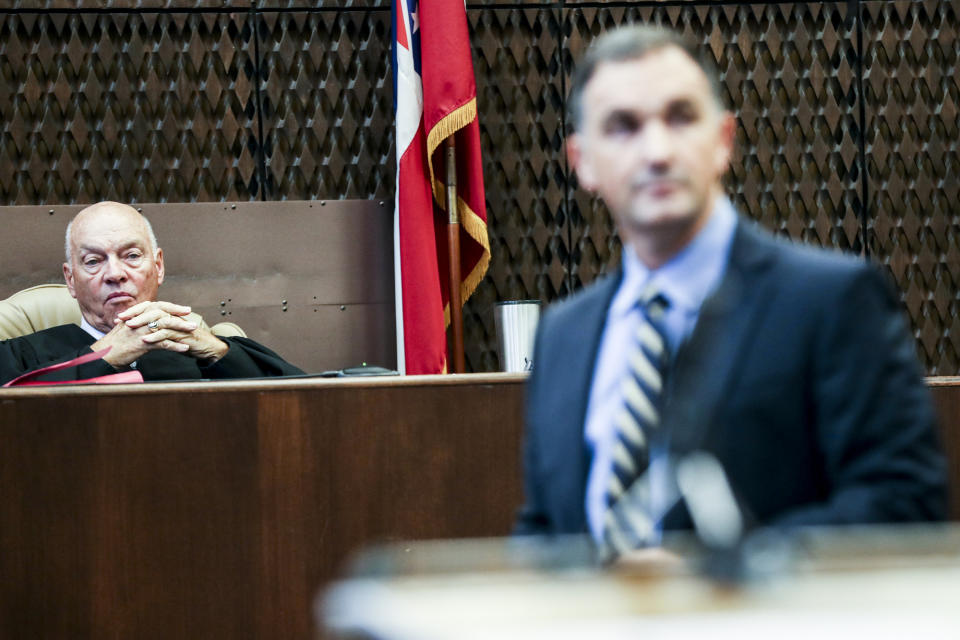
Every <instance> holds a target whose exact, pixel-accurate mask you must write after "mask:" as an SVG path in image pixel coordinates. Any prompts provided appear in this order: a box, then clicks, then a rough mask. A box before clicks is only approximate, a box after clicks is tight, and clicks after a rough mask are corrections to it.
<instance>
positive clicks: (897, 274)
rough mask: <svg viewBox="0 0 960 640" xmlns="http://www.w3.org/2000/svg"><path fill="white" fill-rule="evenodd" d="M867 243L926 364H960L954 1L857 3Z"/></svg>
mask: <svg viewBox="0 0 960 640" xmlns="http://www.w3.org/2000/svg"><path fill="white" fill-rule="evenodd" d="M862 16H863V34H864V53H865V60H864V96H865V103H866V123H867V126H866V145H867V175H868V185H867V186H868V190H869V191H868V192H869V203H870V207H869V215H870V217H869V226H868V234H867V238H868V246H869V251H870V253H871V255H873V256H874V257H876V258H877V259H879V260H881V261H882V262H883V263H884V264H885V265H886V266H887V267H888V268H889V270H890V272H891V273H892V275H893V278H894V280H895V281H896V283H897V285H898V288H899V289H900V293H901V298H902V300H903V302H904V303H905V305H906V308H907V311H908V313H909V315H910V319H911V321H912V323H913V329H914V334H915V336H916V338H917V342H918V349H919V352H920V355H921V358H922V360H923V361H924V364H925V365H926V367H927V370H928V372H930V373H931V374H939V375H957V373H958V372H960V319H958V310H960V131H958V114H960V81H958V79H957V78H958V74H960V65H958V56H960V38H958V31H960V18H958V5H957V3H956V2H936V1H933V0H927V1H923V2H866V3H864V4H863V14H862Z"/></svg>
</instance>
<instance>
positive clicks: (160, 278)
mask: <svg viewBox="0 0 960 640" xmlns="http://www.w3.org/2000/svg"><path fill="white" fill-rule="evenodd" d="M153 261H154V262H155V263H156V264H157V285H161V284H163V249H160V248H159V247H158V248H157V253H156V255H155V256H154V260H153Z"/></svg>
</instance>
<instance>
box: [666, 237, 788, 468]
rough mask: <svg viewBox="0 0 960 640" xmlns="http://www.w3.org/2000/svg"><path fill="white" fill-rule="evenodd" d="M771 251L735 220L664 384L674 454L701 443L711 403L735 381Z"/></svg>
mask: <svg viewBox="0 0 960 640" xmlns="http://www.w3.org/2000/svg"><path fill="white" fill-rule="evenodd" d="M773 255H774V254H773V252H772V251H771V246H770V241H769V240H766V239H765V238H764V237H763V236H761V235H760V233H759V232H758V231H757V230H756V229H754V228H752V225H751V223H746V222H745V221H744V220H743V219H740V220H738V223H737V230H736V233H735V235H734V239H733V245H732V246H731V248H730V260H729V264H728V265H727V270H726V273H725V274H724V277H723V279H722V280H721V282H720V286H719V287H718V288H717V291H716V292H714V294H713V295H711V296H710V297H709V298H708V299H707V300H706V301H705V302H704V305H703V307H702V308H701V310H700V314H699V316H698V319H697V324H696V326H695V328H694V331H693V334H692V335H691V336H690V339H689V340H688V341H687V342H686V343H685V344H684V345H683V346H682V347H681V349H680V351H679V353H678V354H677V359H676V362H675V365H674V377H673V380H672V381H670V383H669V384H670V393H669V401H668V405H667V407H666V411H665V414H664V420H665V427H666V428H667V432H668V433H670V434H671V442H672V445H671V447H672V448H673V449H674V450H675V451H677V452H679V453H683V452H687V451H691V450H693V449H696V448H698V447H699V446H702V443H703V441H704V438H705V437H706V434H707V431H708V429H709V427H710V425H711V422H712V420H713V418H714V416H715V409H716V406H717V404H718V402H719V400H720V398H722V397H724V395H725V394H726V393H727V388H728V387H729V385H730V382H731V381H732V380H734V379H735V373H736V369H737V368H738V367H739V366H740V364H741V363H742V362H743V358H742V357H740V354H742V353H743V351H744V349H745V346H746V340H747V337H748V336H749V335H750V334H751V333H752V331H751V327H753V326H754V325H755V323H756V322H758V321H759V319H760V318H761V316H762V315H763V311H764V309H765V305H763V304H762V301H763V300H764V299H765V298H766V297H767V292H768V291H769V289H770V287H772V286H774V285H775V282H773V278H769V277H764V274H765V272H766V271H767V268H768V267H769V264H770V261H771V260H772V259H773Z"/></svg>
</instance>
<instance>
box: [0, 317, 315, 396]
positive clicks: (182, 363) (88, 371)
mask: <svg viewBox="0 0 960 640" xmlns="http://www.w3.org/2000/svg"><path fill="white" fill-rule="evenodd" d="M218 337H219V336H218ZM220 339H221V340H223V341H224V342H226V343H227V345H228V346H229V347H230V349H229V351H227V354H226V355H225V356H224V357H223V358H221V359H220V360H218V361H217V362H214V363H213V364H209V365H208V364H204V363H202V362H200V361H198V360H197V359H195V358H192V357H190V356H187V355H183V354H180V353H175V352H173V351H163V350H156V351H148V352H147V353H145V354H144V355H142V356H141V357H140V358H139V359H138V360H137V370H138V371H140V373H141V374H142V375H143V378H144V380H147V381H151V380H201V379H214V380H221V379H237V378H262V377H273V376H285V375H297V374H302V373H303V371H301V370H300V369H298V368H297V367H295V366H293V365H292V364H290V363H289V362H286V361H285V360H284V359H283V358H281V357H280V356H279V355H278V354H277V353H275V352H274V351H271V350H270V349H268V348H267V347H265V346H263V345H262V344H260V343H258V342H256V341H254V340H250V339H249V338H240V337H229V338H224V337H220ZM94 342H96V340H95V339H94V337H93V336H91V335H90V334H88V333H87V332H86V331H84V330H83V329H81V328H80V327H79V326H77V325H74V324H65V325H60V326H58V327H51V328H50V329H44V330H43V331H37V332H36V333H32V334H30V335H27V336H22V337H19V338H13V339H11V340H4V341H2V342H0V384H3V383H6V382H9V381H10V380H13V379H14V378H16V377H17V376H19V375H21V374H24V373H27V372H28V371H33V370H35V369H39V368H41V367H45V366H48V365H51V364H56V363H58V362H65V361H67V360H70V359H72V358H76V357H77V356H80V355H83V354H86V353H90V345H92V344H93V343H94ZM116 372H117V370H116V369H114V368H113V367H112V366H111V365H110V364H108V363H107V362H105V361H103V360H96V361H94V362H90V363H87V364H83V365H80V366H78V367H71V368H68V369H63V370H61V371H57V372H54V373H51V374H47V375H45V376H43V377H41V379H42V380H83V379H86V378H93V377H96V376H103V375H107V374H111V373H116Z"/></svg>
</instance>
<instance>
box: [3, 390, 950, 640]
mask: <svg viewBox="0 0 960 640" xmlns="http://www.w3.org/2000/svg"><path fill="white" fill-rule="evenodd" d="M523 384H524V376H523V375H522V374H490V375H480V374H475V375H462V376H428V377H410V378H398V377H381V378H363V379H325V378H303V379H292V380H273V381H271V380H265V381H239V382H220V383H167V384H144V385H132V386H122V387H121V386H117V387H107V388H104V387H86V386H84V387H58V388H31V389H7V390H2V391H0V576H2V579H0V637H2V638H77V637H92V638H105V637H111V638H113V637H121V638H126V637H138V638H150V637H157V638H237V637H256V638H274V637H277V638H280V637H283V638H307V637H311V636H312V635H313V633H314V623H313V621H312V616H311V611H310V607H311V602H312V600H313V599H314V597H315V596H316V595H317V593H318V592H319V591H320V590H321V589H322V588H323V587H324V586H325V585H327V584H329V583H330V581H331V580H333V579H334V578H335V577H337V576H338V575H342V571H343V568H344V566H345V563H346V561H347V559H348V558H349V557H350V556H351V554H352V552H354V551H356V550H358V549H360V548H361V547H363V546H366V545H368V544H371V543H375V542H391V541H394V542H395V541H400V540H408V539H436V538H464V537H479V536H500V535H504V534H507V533H508V532H509V530H510V526H511V522H512V519H513V513H514V509H515V508H516V506H517V505H518V504H519V503H520V501H521V498H522V496H521V478H520V441H521V437H522V433H521V431H522V401H523ZM930 385H931V388H932V391H933V394H934V398H935V400H936V402H937V405H938V407H939V409H940V411H941V416H942V423H943V435H944V441H945V446H946V448H947V451H948V455H949V456H950V460H951V473H952V481H953V483H954V486H955V487H957V486H960V477H958V476H960V380H957V379H931V380H930ZM958 493H960V492H957V491H955V492H954V494H953V498H952V499H953V503H952V509H953V515H954V518H956V517H957V516H958V515H960V501H958V497H957V496H958Z"/></svg>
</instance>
